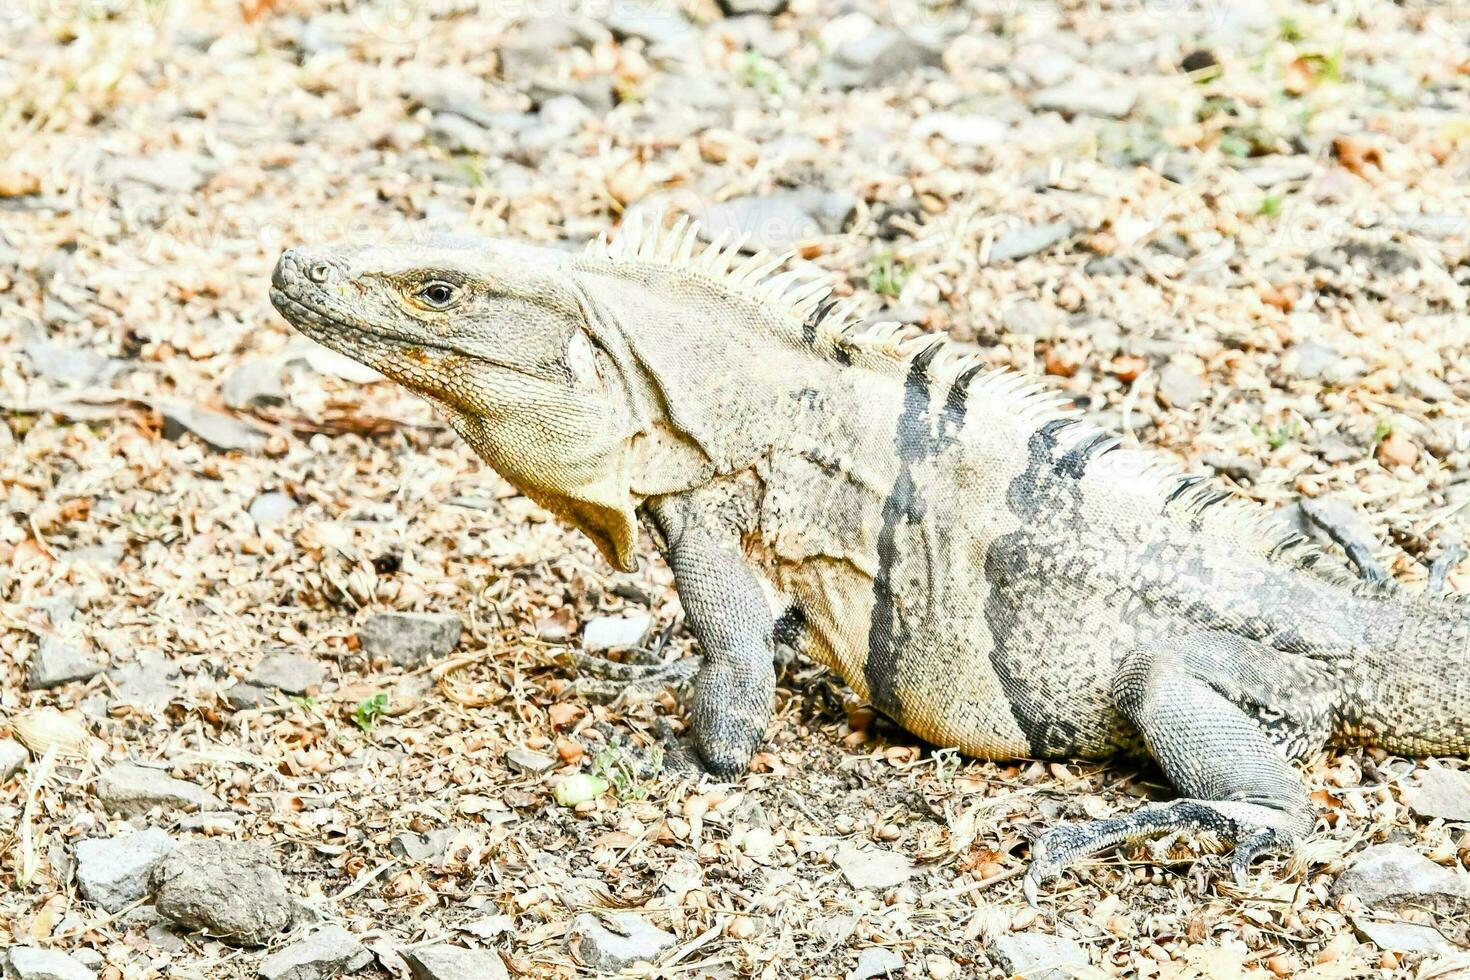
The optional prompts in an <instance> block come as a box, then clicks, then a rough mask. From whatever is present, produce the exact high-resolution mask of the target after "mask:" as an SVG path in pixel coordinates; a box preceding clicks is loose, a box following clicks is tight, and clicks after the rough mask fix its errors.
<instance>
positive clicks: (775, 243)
mask: <svg viewBox="0 0 1470 980" xmlns="http://www.w3.org/2000/svg"><path fill="white" fill-rule="evenodd" d="M856 207H857V201H856V199H854V198H853V197H852V195H850V194H844V193H839V192H835V191H834V192H827V191H791V192H787V193H783V194H767V195H764V196H759V195H754V196H749V197H735V198H731V199H730V200H728V201H722V202H720V203H719V204H714V205H711V206H710V207H709V208H707V209H706V210H705V211H704V213H703V214H699V215H695V217H697V218H699V220H700V228H699V233H700V236H701V237H702V238H704V240H705V241H714V240H715V239H716V238H718V237H719V236H720V235H724V234H730V235H735V236H737V237H745V238H747V241H746V243H745V245H744V246H743V247H744V249H745V251H748V252H755V251H759V250H761V249H772V250H775V251H784V250H785V249H788V248H791V247H792V246H793V245H795V244H797V243H798V242H802V241H806V240H808V239H811V238H817V237H820V236H822V235H832V234H836V233H837V232H840V231H841V230H842V229H843V227H844V226H845V225H846V223H847V220H848V219H849V218H850V217H851V216H852V213H853V211H854V210H855V209H856Z"/></svg>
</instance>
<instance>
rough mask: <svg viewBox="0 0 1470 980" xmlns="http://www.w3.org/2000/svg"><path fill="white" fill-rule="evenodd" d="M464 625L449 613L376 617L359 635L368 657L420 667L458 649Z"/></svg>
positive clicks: (367, 623)
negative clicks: (383, 658) (384, 658)
mask: <svg viewBox="0 0 1470 980" xmlns="http://www.w3.org/2000/svg"><path fill="white" fill-rule="evenodd" d="M463 630H464V624H463V623H461V622H460V619H459V617H458V616H455V615H452V614H449V613H375V614H373V615H371V616H369V617H368V618H367V621H366V622H364V623H363V624H362V629H360V630H359V631H358V633H357V639H358V642H359V643H360V644H361V645H362V650H363V652H364V653H366V654H367V655H368V656H369V657H386V658H387V659H388V661H389V662H390V663H392V664H393V665H394V666H396V667H420V666H422V665H423V664H425V663H427V662H428V661H430V660H432V659H434V658H435V657H442V656H444V655H445V654H447V653H449V652H451V651H452V650H453V649H454V648H455V647H457V646H459V635H460V633H461V632H462V631H463Z"/></svg>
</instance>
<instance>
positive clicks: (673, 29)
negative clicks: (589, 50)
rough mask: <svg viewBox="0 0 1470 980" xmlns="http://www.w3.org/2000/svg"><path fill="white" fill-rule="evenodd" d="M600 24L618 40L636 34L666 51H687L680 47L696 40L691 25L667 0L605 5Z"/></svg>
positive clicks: (625, 0)
mask: <svg viewBox="0 0 1470 980" xmlns="http://www.w3.org/2000/svg"><path fill="white" fill-rule="evenodd" d="M603 23H605V24H606V25H607V29H608V30H610V31H612V32H613V36H614V37H617V38H619V39H620V40H621V39H623V38H630V37H636V38H638V39H639V40H641V41H643V42H644V43H645V44H647V45H649V46H650V47H654V48H659V49H661V52H667V53H669V54H688V53H689V52H688V50H684V51H681V50H680V49H681V48H685V47H686V46H697V45H698V43H699V34H698V32H697V31H695V29H694V25H693V24H691V23H689V20H688V18H686V17H685V16H684V14H683V12H682V11H680V10H679V8H678V7H677V6H676V5H675V4H673V3H672V2H668V0H663V2H660V0H618V2H617V3H614V4H610V5H608V8H607V16H606V17H605V18H604V20H603Z"/></svg>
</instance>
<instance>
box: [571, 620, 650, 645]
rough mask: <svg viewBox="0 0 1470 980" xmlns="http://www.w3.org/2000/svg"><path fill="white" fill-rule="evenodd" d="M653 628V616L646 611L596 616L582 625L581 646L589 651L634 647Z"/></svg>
mask: <svg viewBox="0 0 1470 980" xmlns="http://www.w3.org/2000/svg"><path fill="white" fill-rule="evenodd" d="M652 628H653V617H652V616H651V615H649V614H648V613H634V614H633V615H631V616H598V617H597V618H596V619H589V620H588V621H587V625H586V626H583V627H582V648H583V649H584V650H587V651H588V652H590V653H598V652H601V651H603V650H623V649H627V648H628V647H636V646H638V645H639V644H641V643H642V642H643V641H644V639H645V638H646V637H647V636H648V631H649V630H650V629H652Z"/></svg>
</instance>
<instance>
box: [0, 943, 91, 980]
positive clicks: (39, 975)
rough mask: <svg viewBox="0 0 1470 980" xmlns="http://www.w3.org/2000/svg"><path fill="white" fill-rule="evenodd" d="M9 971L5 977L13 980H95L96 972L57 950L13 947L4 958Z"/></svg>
mask: <svg viewBox="0 0 1470 980" xmlns="http://www.w3.org/2000/svg"><path fill="white" fill-rule="evenodd" d="M4 959H5V961H6V963H7V965H8V966H9V969H8V970H6V971H5V976H6V977H11V978H14V980H96V977H97V971H96V970H92V969H88V968H87V967H85V966H83V965H82V964H81V963H79V962H77V961H76V960H75V959H73V958H72V957H70V956H68V955H66V954H65V953H63V952H62V951H61V950H59V949H37V948H36V947H35V946H15V947H13V948H12V949H11V950H10V952H9V954H7V955H6V956H5V957H4Z"/></svg>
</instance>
